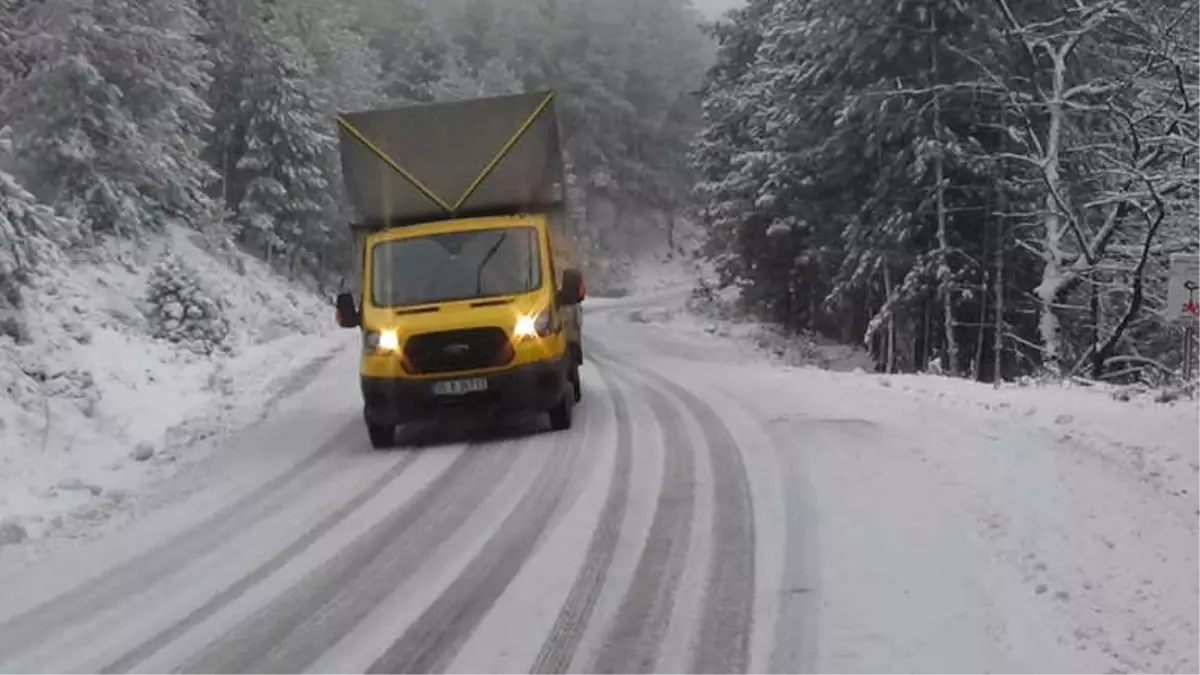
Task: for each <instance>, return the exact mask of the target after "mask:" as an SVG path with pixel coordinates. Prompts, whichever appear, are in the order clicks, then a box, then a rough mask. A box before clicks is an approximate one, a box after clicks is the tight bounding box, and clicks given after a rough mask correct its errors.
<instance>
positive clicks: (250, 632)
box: [176, 444, 511, 673]
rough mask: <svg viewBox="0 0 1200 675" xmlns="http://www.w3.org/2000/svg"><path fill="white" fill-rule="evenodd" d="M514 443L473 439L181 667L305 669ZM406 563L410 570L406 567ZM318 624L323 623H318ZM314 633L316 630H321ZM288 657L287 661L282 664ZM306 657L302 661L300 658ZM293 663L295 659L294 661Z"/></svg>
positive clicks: (458, 509) (469, 502)
mask: <svg viewBox="0 0 1200 675" xmlns="http://www.w3.org/2000/svg"><path fill="white" fill-rule="evenodd" d="M509 449H511V446H510V445H509V444H500V445H497V446H491V447H486V448H478V447H475V446H468V447H467V448H466V449H464V450H462V451H460V452H459V454H458V456H457V457H456V458H455V460H454V462H453V463H452V464H451V465H450V466H449V467H448V468H447V469H446V470H445V471H443V472H442V473H441V474H440V475H438V477H437V478H435V479H434V480H433V481H431V482H430V483H429V484H428V485H426V486H425V487H424V488H423V489H421V491H420V492H418V493H417V494H416V495H414V496H413V497H412V498H411V499H409V500H408V501H406V502H405V503H404V504H403V506H401V507H400V508H398V509H397V510H396V511H393V512H392V513H391V514H390V515H389V516H388V517H386V518H385V519H384V520H383V521H381V522H379V523H376V524H375V525H374V526H372V527H371V529H370V530H368V532H367V533H366V534H364V535H362V536H360V537H359V538H358V539H356V540H355V542H354V544H352V545H351V546H349V547H347V549H346V550H344V551H342V552H340V553H338V554H336V555H335V556H334V557H333V558H332V559H330V560H329V561H327V562H326V563H325V564H323V565H322V566H321V567H319V568H318V569H317V570H315V571H314V572H312V573H311V574H310V575H308V576H307V577H306V578H305V581H303V582H301V583H299V584H297V585H296V586H295V587H294V589H293V590H292V591H291V592H289V593H287V594H286V595H284V596H283V597H281V598H279V599H277V600H275V601H274V602H272V603H270V604H268V605H267V606H266V607H264V608H263V609H262V610H260V611H258V612H257V613H255V614H254V615H252V616H251V617H250V618H248V619H246V620H245V621H242V622H240V623H239V624H238V625H235V626H231V627H230V628H229V630H227V631H226V633H225V637H224V638H222V639H219V640H217V641H215V642H213V643H211V644H210V645H208V646H207V647H206V648H205V649H203V650H202V651H201V652H200V653H198V654H195V655H193V656H192V657H191V658H190V659H188V661H187V662H186V663H184V664H182V665H181V666H180V667H179V668H177V669H176V672H210V673H215V672H298V671H299V670H302V669H303V668H304V667H305V666H307V665H308V663H309V662H311V660H314V659H316V658H317V657H319V656H320V654H321V652H322V651H324V649H325V648H326V645H325V643H326V642H330V643H331V642H332V641H333V640H336V639H337V638H338V637H340V635H341V634H342V633H344V632H345V631H348V630H349V629H351V628H352V627H353V626H354V625H355V624H356V623H357V622H358V620H359V619H361V618H362V616H364V615H366V614H367V613H368V612H369V611H370V610H371V608H372V607H374V603H375V602H378V601H380V600H381V599H382V597H383V596H384V595H385V589H387V588H390V587H392V586H394V585H395V584H397V583H400V582H401V581H403V578H404V576H406V575H407V574H410V573H411V571H412V570H413V569H414V568H415V567H416V565H417V564H419V562H420V560H421V559H422V557H423V555H424V554H425V552H426V551H427V550H428V547H429V546H431V545H433V544H434V543H436V542H437V541H439V540H440V539H441V538H442V537H444V536H445V532H446V531H448V530H449V531H452V530H453V529H456V528H457V527H458V526H459V525H461V524H462V522H463V521H465V520H466V519H467V517H468V516H469V515H470V513H471V511H472V509H473V508H474V506H475V505H476V503H477V500H479V499H482V498H483V497H484V496H486V495H487V494H488V493H490V491H491V489H494V487H495V486H496V484H497V482H496V481H495V476H496V473H497V471H502V470H503V467H504V465H505V464H507V463H508V461H507V460H508V459H509V458H506V457H505V451H506V450H509ZM406 568H407V571H406ZM315 623H319V625H314V624H315ZM314 633H315V635H314ZM281 661H287V662H288V663H280V662H281ZM295 662H302V663H295ZM289 664H294V665H289Z"/></svg>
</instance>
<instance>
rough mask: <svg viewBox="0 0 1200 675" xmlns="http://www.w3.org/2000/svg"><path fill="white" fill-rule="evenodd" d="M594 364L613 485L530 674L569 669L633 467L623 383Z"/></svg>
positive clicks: (617, 529)
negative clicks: (612, 437) (606, 399)
mask: <svg viewBox="0 0 1200 675" xmlns="http://www.w3.org/2000/svg"><path fill="white" fill-rule="evenodd" d="M595 365H596V370H597V372H599V373H600V377H601V379H603V380H604V382H605V384H607V385H608V386H607V389H608V391H609V392H610V395H611V397H612V403H613V411H614V415H615V417H616V425H617V448H616V453H617V456H616V461H615V462H614V463H613V475H612V482H611V483H610V485H609V490H608V496H607V498H606V499H605V502H604V508H603V511H602V512H601V515H600V521H599V523H597V525H596V530H595V533H594V534H593V536H592V541H591V543H590V544H589V546H588V552H587V555H586V557H585V558H584V566H583V568H582V569H580V570H579V575H578V577H576V580H575V583H574V584H573V585H572V587H571V590H570V592H569V593H568V594H567V600H566V602H565V603H564V604H563V608H562V610H561V611H560V612H559V614H558V618H557V619H556V620H555V622H554V626H553V628H551V630H550V634H549V636H547V638H546V641H545V642H544V643H543V645H542V649H541V652H539V653H538V656H537V659H536V660H535V661H534V664H533V667H532V668H531V669H530V672H531V673H560V672H565V671H566V670H567V668H568V667H570V665H571V659H572V658H574V656H575V652H576V650H577V649H578V648H579V643H580V641H581V640H582V639H583V631H584V629H585V628H586V627H587V624H588V622H589V621H591V618H592V614H593V612H594V610H595V608H596V600H597V599H598V598H599V597H600V591H601V589H603V587H604V581H605V579H606V578H607V576H608V569H609V566H610V565H611V564H612V560H613V556H614V555H615V553H616V549H617V541H618V539H619V537H620V533H621V523H622V522H624V520H625V510H626V508H627V506H628V501H629V478H630V474H631V472H632V464H633V422H632V421H631V419H630V416H629V402H628V401H627V400H626V398H625V395H624V394H622V393H621V386H620V385H624V382H623V381H621V380H618V379H617V378H615V377H614V376H613V374H612V373H610V372H608V369H607V368H605V367H603V366H601V365H600V364H598V363H597V364H595Z"/></svg>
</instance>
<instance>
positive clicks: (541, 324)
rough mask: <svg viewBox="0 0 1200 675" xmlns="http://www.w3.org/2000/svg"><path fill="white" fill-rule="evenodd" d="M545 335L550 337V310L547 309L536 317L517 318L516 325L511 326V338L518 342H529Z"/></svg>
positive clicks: (526, 315)
mask: <svg viewBox="0 0 1200 675" xmlns="http://www.w3.org/2000/svg"><path fill="white" fill-rule="evenodd" d="M547 335H550V310H548V309H547V310H545V311H543V312H541V313H540V314H536V315H529V314H525V315H522V316H519V317H517V324H516V325H515V326H513V337H515V338H517V339H518V340H529V339H532V338H535V337H546V336H547Z"/></svg>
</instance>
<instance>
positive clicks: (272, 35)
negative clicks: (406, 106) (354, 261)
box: [234, 17, 334, 266]
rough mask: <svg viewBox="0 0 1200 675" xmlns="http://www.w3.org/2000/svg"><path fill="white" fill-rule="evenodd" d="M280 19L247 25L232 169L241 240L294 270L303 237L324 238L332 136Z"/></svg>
mask: <svg viewBox="0 0 1200 675" xmlns="http://www.w3.org/2000/svg"><path fill="white" fill-rule="evenodd" d="M283 28H284V24H283V22H282V21H280V20H278V19H276V18H274V17H268V18H266V19H265V20H262V21H260V22H258V23H257V24H256V26H255V28H254V30H255V32H254V34H253V36H254V38H255V39H254V40H253V46H252V47H251V48H250V49H249V50H248V53H247V57H248V58H247V61H246V79H245V81H244V83H243V87H244V90H243V91H244V95H245V98H244V99H243V100H242V105H241V107H240V110H239V121H240V123H241V124H242V125H243V127H242V128H243V133H244V137H243V139H244V140H243V143H244V148H245V152H244V154H242V155H241V157H239V158H238V160H237V164H236V166H235V167H234V171H235V176H236V177H237V180H238V182H239V183H241V184H243V185H245V193H244V194H243V195H242V196H241V199H240V200H239V202H238V203H237V205H236V212H237V217H238V219H239V221H241V223H242V224H243V225H244V226H245V227H247V228H248V229H247V230H246V236H247V238H248V239H250V240H251V241H252V242H253V245H254V246H255V247H256V248H257V249H258V250H260V251H261V252H262V253H263V254H264V256H265V257H266V259H267V261H268V262H271V261H273V260H274V257H275V254H276V253H278V252H279V249H280V248H281V247H282V248H284V249H285V252H286V253H287V254H288V255H289V256H290V259H289V263H290V265H292V266H294V265H295V263H296V262H297V256H298V255H299V254H300V253H301V251H302V248H301V247H302V246H303V244H304V243H305V242H306V240H310V239H315V240H317V241H321V240H322V239H323V238H324V237H325V236H327V232H328V228H329V227H330V223H328V222H327V217H328V216H329V214H330V213H331V212H332V211H333V207H332V203H331V202H332V200H333V196H334V192H333V186H332V185H331V183H330V174H329V171H328V170H327V165H326V162H328V161H329V160H330V158H331V157H332V151H333V143H334V138H333V136H332V133H331V132H332V130H331V123H330V119H329V116H328V115H326V114H325V111H324V110H323V108H322V106H321V101H320V95H319V91H317V90H316V88H315V87H314V73H315V64H314V63H313V61H312V58H311V57H310V56H309V55H308V53H307V52H306V51H305V49H304V45H302V44H301V43H300V42H299V41H298V40H297V39H296V38H294V37H292V36H290V35H288V34H287V33H285V32H284V30H283Z"/></svg>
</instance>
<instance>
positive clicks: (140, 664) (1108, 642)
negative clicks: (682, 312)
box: [0, 294, 1198, 672]
mask: <svg viewBox="0 0 1200 675" xmlns="http://www.w3.org/2000/svg"><path fill="white" fill-rule="evenodd" d="M663 297H667V298H669V297H671V296H670V294H667V295H665V296H663ZM640 302H642V303H646V302H651V301H648V300H642V301H640ZM632 308H636V304H634V303H630V302H625V303H620V302H618V303H611V302H610V303H594V304H592V305H589V306H588V308H587V313H586V319H585V328H586V333H587V340H588V342H587V344H586V349H587V350H588V354H589V358H590V360H589V363H588V364H587V365H586V367H585V370H584V378H585V395H584V396H585V401H584V404H583V405H582V406H581V407H580V408H578V409H577V418H576V425H575V427H574V428H573V429H572V430H571V431H569V432H563V433H557V434H553V433H544V434H538V435H527V434H520V433H514V434H506V435H503V436H502V437H489V438H486V439H476V440H464V441H462V442H454V441H439V442H434V443H428V444H421V445H420V446H419V447H418V448H417V449H414V450H398V451H395V452H389V453H378V452H374V451H372V450H371V449H370V445H369V443H368V441H367V438H366V435H365V431H364V430H363V428H362V424H361V421H360V413H359V406H360V397H359V394H358V391H357V381H356V379H355V372H356V371H355V360H356V354H355V351H354V345H353V343H354V340H353V339H350V338H348V341H347V350H346V352H345V353H344V354H343V355H341V356H339V357H338V358H336V359H334V360H333V361H332V362H331V363H330V364H329V365H328V366H327V367H326V368H325V369H324V370H323V371H322V372H321V373H320V374H319V375H318V376H317V377H316V379H315V380H314V381H313V382H312V384H311V385H310V386H309V387H307V388H306V389H305V390H304V391H302V392H301V393H299V394H297V395H296V396H295V397H293V398H291V399H288V400H286V401H284V402H282V403H281V404H280V405H279V408H278V409H277V410H276V412H275V414H274V415H273V416H272V417H271V418H270V419H269V420H267V421H266V422H264V423H262V424H260V425H258V426H256V427H254V428H252V429H250V430H248V431H246V432H245V433H243V434H242V435H240V436H239V437H238V438H237V439H236V441H235V442H234V443H232V444H230V446H229V447H228V448H226V449H225V450H224V451H223V452H221V453H217V454H215V455H214V456H213V457H211V458H210V459H208V460H206V461H205V462H204V463H202V464H198V465H196V466H194V467H191V468H190V469H189V470H187V471H184V472H183V473H181V474H180V475H179V476H177V477H176V478H175V479H173V481H172V482H171V483H170V484H169V485H167V486H164V488H163V492H164V494H170V495H173V496H174V498H173V499H172V500H169V501H168V502H167V503H165V504H163V505H162V506H161V507H159V508H156V509H155V510H154V511H153V512H151V513H150V514H148V515H146V516H145V517H144V518H141V519H139V520H137V521H136V522H134V523H133V524H132V525H130V526H129V527H126V528H124V529H122V530H120V531H118V532H116V533H115V534H113V535H112V536H109V537H106V538H103V539H99V540H97V541H95V542H89V543H87V544H86V545H83V546H80V547H78V548H74V549H70V550H64V551H63V552H62V554H61V555H58V556H56V557H54V558H52V559H50V560H45V561H41V562H39V563H38V564H37V565H36V566H34V567H32V568H30V569H27V570H24V571H20V572H17V573H14V574H12V575H10V576H7V577H3V578H0V598H2V599H3V600H2V601H0V669H2V670H5V671H52V672H66V671H98V672H124V671H137V672H169V671H175V672H235V671H236V672H242V671H250V672H297V671H316V672H360V671H369V672H428V671H434V672H439V671H448V672H562V671H586V672H648V671H659V672H662V671H667V672H766V671H773V672H799V671H812V670H818V671H848V670H852V671H909V670H919V671H920V670H923V671H981V670H990V671H996V670H999V671H1034V672H1043V671H1143V670H1147V671H1168V672H1178V671H1193V672H1194V671H1195V670H1196V669H1197V665H1198V664H1197V660H1196V659H1197V655H1196V649H1197V642H1196V634H1197V633H1196V614H1197V600H1196V598H1197V582H1196V556H1197V540H1196V515H1197V511H1196V495H1195V490H1191V491H1190V492H1189V491H1188V490H1184V492H1183V493H1182V494H1177V493H1176V491H1177V489H1178V488H1179V486H1176V485H1167V486H1165V487H1164V486H1163V485H1161V484H1159V483H1152V482H1146V481H1143V480H1141V478H1140V477H1139V476H1132V475H1127V472H1126V471H1125V467H1124V466H1122V465H1121V464H1120V463H1119V462H1112V461H1108V460H1106V459H1105V456H1104V455H1103V454H1102V453H1100V454H1097V455H1095V456H1093V455H1091V454H1089V453H1088V452H1084V451H1083V450H1079V449H1078V448H1074V446H1070V445H1069V444H1068V445H1066V446H1064V443H1063V441H1062V439H1061V438H1059V437H1058V436H1061V431H1056V430H1053V429H1051V430H1045V429H1042V428H1041V427H1038V426H1037V425H1036V424H1034V423H1033V422H1029V423H1028V424H1027V425H1025V426H1024V427H1021V426H1017V427H1013V426H1012V425H1008V426H1005V424H1006V421H1008V420H1010V417H1006V416H1003V415H1004V414H1005V413H1003V411H999V410H997V411H989V412H988V413H987V414H983V413H981V412H980V411H978V410H975V411H966V410H956V409H954V404H953V403H952V402H943V401H941V399H940V398H936V397H932V396H923V395H920V394H919V392H914V391H907V389H908V388H907V387H905V388H904V390H902V389H900V388H899V387H895V386H878V385H875V384H871V385H870V386H869V387H867V386H863V385H862V384H861V382H856V380H855V378H849V377H840V376H838V375H837V374H832V373H830V374H824V373H819V372H817V371H804V372H798V371H782V370H780V369H778V368H772V367H769V366H767V365H757V366H756V365H753V364H731V363H730V362H729V361H730V359H729V354H728V353H727V351H726V352H722V350H721V348H720V347H719V346H718V345H716V344H715V343H713V344H708V343H704V342H702V341H694V340H677V339H674V338H673V337H672V334H671V333H670V331H664V330H659V329H656V328H655V327H653V326H640V325H637V324H631V323H629V322H628V321H627V318H628V316H629V312H628V311H627V310H630V309H632ZM866 379H867V377H865V376H861V375H860V376H858V377H857V380H866ZM1017 416H1018V414H1017V413H1015V412H1014V413H1012V415H1011V417H1017ZM1014 439H1018V440H1017V441H1014ZM418 440H421V439H418ZM946 448H950V449H951V451H949V452H948V451H946ZM1064 448H1065V449H1064ZM1179 461H1180V462H1190V463H1194V462H1196V457H1195V456H1185V457H1182V458H1179ZM1027 465H1032V466H1027ZM1071 475H1079V476H1085V477H1086V480H1080V481H1078V482H1068V481H1064V477H1068V476H1071ZM1189 475H1190V476H1191V477H1192V479H1193V480H1192V482H1193V483H1194V477H1195V474H1194V473H1190V474H1189ZM1188 485H1189V487H1190V486H1191V484H1188ZM1167 490H1170V491H1171V492H1170V494H1169V495H1168V494H1167V493H1166V492H1165V491H1167ZM1106 504H1107V505H1109V506H1111V512H1102V511H1098V510H1097V508H1099V506H1103V505H1106ZM1098 505H1099V506H1098Z"/></svg>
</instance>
